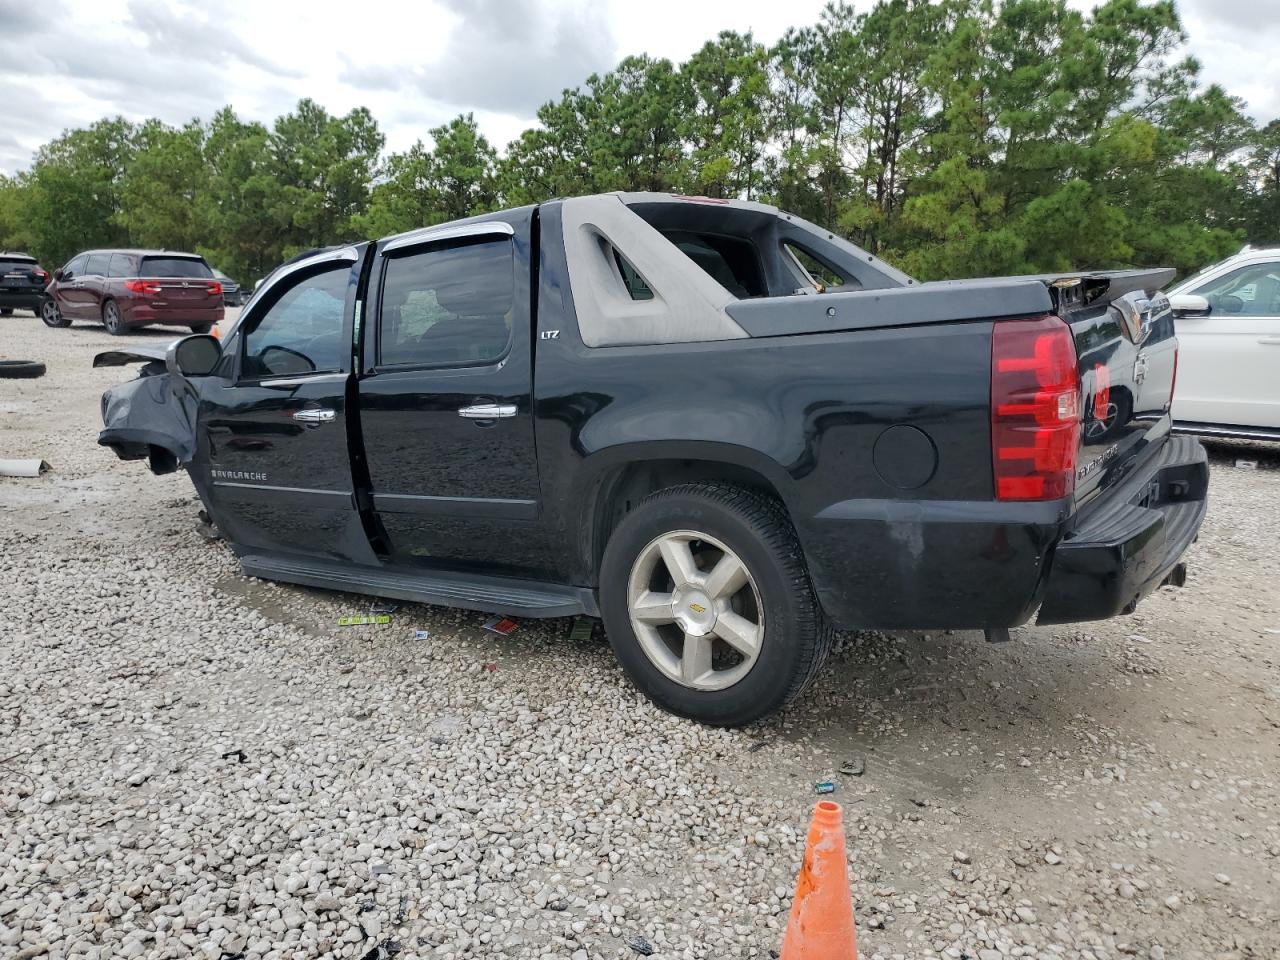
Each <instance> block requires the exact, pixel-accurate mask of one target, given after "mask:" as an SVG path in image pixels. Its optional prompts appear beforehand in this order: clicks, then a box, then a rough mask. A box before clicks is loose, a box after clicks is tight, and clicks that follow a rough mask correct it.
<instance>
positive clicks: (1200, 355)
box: [1169, 247, 1280, 440]
mask: <svg viewBox="0 0 1280 960" xmlns="http://www.w3.org/2000/svg"><path fill="white" fill-rule="evenodd" d="M1169 301H1170V306H1171V307H1172V309H1173V314H1174V317H1175V318H1176V324H1177V332H1178V343H1179V351H1178V382H1177V389H1176V390H1175V391H1174V397H1173V420H1174V429H1176V430H1179V431H1182V432H1186V433H1199V434H1203V435H1206V436H1220V437H1244V438H1248V439H1255V440H1280V247H1275V248H1271V249H1268V250H1253V249H1250V248H1249V247H1245V248H1244V249H1243V250H1241V251H1240V252H1239V253H1238V254H1236V255H1235V256H1234V257H1230V258H1228V259H1226V260H1224V261H1222V262H1221V263H1218V264H1214V265H1213V266H1212V267H1208V268H1206V269H1204V270H1202V271H1200V272H1199V273H1198V274H1196V275H1195V276H1194V277H1191V278H1190V279H1188V280H1184V281H1183V282H1182V283H1180V284H1178V285H1177V286H1176V287H1173V288H1172V289H1171V290H1170V291H1169Z"/></svg>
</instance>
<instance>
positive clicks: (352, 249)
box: [95, 193, 1208, 725]
mask: <svg viewBox="0 0 1280 960" xmlns="http://www.w3.org/2000/svg"><path fill="white" fill-rule="evenodd" d="M1171 276H1172V273H1171V271H1166V270H1137V271H1109V272H1080V273H1064V274H1060V275H1052V276H1026V277H1005V278H999V279H984V280H965V281H956V282H945V283H919V282H916V281H913V280H912V279H911V278H909V277H907V276H905V275H904V274H902V273H900V272H899V271H897V270H895V269H893V268H892V267H890V266H888V265H887V264H885V263H883V262H881V261H880V260H878V259H877V258H876V257H874V256H871V255H869V254H867V253H866V252H865V251H863V250H860V249H858V248H857V247H855V246H852V245H851V244H849V243H846V242H845V241H844V240H842V239H840V238H839V237H836V236H833V235H832V234H830V233H828V232H827V231H825V230H822V229H819V228H817V227H815V226H814V225H812V224H809V223H806V222H804V221H802V220H799V219H797V218H795V217H792V216H790V215H788V214H786V213H782V212H780V211H778V210H777V209H775V208H773V207H769V206H765V205H762V204H757V203H748V202H732V201H729V202H726V201H720V200H708V199H706V198H693V197H688V198H685V197H676V196H670V195H665V194H628V193H622V194H610V195H605V196H594V197H581V198H575V199H566V200H556V201H551V202H548V203H544V204H540V205H537V206H528V207H522V208H519V209H515V210H509V211H505V212H501V213H494V214H488V215H485V216H482V217H477V218H473V219H469V220H465V221H459V222H455V223H449V224H444V225H441V226H434V227H430V228H427V229H423V230H417V231H414V232H412V233H406V234H402V235H399V236H394V237H390V238H387V239H384V240H380V241H378V242H374V243H360V244H355V245H351V246H344V247H340V248H333V249H329V250H324V251H320V252H317V253H315V254H314V255H311V256H308V257H304V258H302V259H300V260H297V261H295V262H293V263H290V264H288V265H287V266H285V267H282V268H280V269H278V270H277V271H276V272H275V273H274V274H273V275H271V276H270V277H269V278H268V279H267V280H266V282H264V283H263V284H262V286H261V288H260V289H259V290H258V291H257V292H256V293H255V294H254V296H253V298H252V299H251V301H250V302H249V304H248V305H247V306H246V307H245V309H244V311H243V314H242V315H241V317H240V319H239V321H238V323H237V324H236V325H235V326H234V327H233V328H232V329H231V330H229V331H228V332H227V333H226V334H225V335H224V336H223V339H222V341H221V342H219V341H217V340H215V339H213V338H212V337H202V336H194V337H188V338H186V339H184V340H180V341H177V342H175V343H174V344H172V345H171V346H169V347H168V348H163V349H147V348H142V349H132V350H129V349H126V350H116V351H111V352H109V353H104V354H101V355H99V356H98V357H97V358H96V359H95V365H100V366H105V365H112V364H123V363H129V362H135V361H150V362H148V363H147V364H146V366H145V367H144V368H143V370H142V374H141V376H140V377H139V378H138V379H135V380H133V381H129V382H126V383H122V384H120V385H118V386H116V387H113V388H112V389H110V390H108V391H107V392H106V394H105V395H104V397H103V419H104V423H105V429H104V430H103V431H102V434H101V437H100V440H99V442H100V443H102V444H105V445H107V446H109V447H112V448H114V449H115V450H116V452H117V453H118V454H119V455H120V456H121V457H123V458H125V459H142V458H148V459H149V461H150V465H151V468H152V470H154V471H155V472H157V473H163V472H167V471H171V470H174V469H176V468H177V467H178V466H179V465H182V466H184V467H185V468H186V469H187V471H188V473H189V474H190V476H191V479H192V480H193V482H194V484H195V487H196V490H197V491H198V492H199V495H200V497H201V499H202V500H203V502H204V504H205V506H206V508H207V510H208V513H209V515H210V516H211V517H212V518H213V521H214V522H215V523H216V525H217V527H218V528H219V529H220V530H221V532H222V534H223V535H224V536H225V537H226V538H227V539H228V540H229V541H230V543H231V545H232V547H233V548H234V550H235V551H236V553H237V554H238V556H239V558H240V562H241V564H242V566H243V569H244V570H245V572H246V573H249V574H252V575H254V576H259V577H265V578H268V579H273V580H281V581H288V582H291V583H299V584H308V585H311V586H315V587H327V588H333V589H338V590H347V591H353V592H360V593H367V594H374V595H379V596H385V597H394V598H400V599H406V600H417V601H424V602H428V603H438V604H445V605H451V606H458V607H466V608H471V609H478V610H488V611H494V612H502V613H507V614H513V615H522V616H526V617H558V616H565V615H570V614H587V615H592V616H595V615H599V616H601V617H602V618H603V619H604V623H605V627H606V629H607V632H608V635H609V638H610V641H611V643H612V645H613V648H614V650H615V651H616V653H617V656H618V659H619V660H620V661H621V662H622V665H623V667H624V668H625V669H626V671H627V673H628V674H629V675H630V676H631V678H632V679H633V680H634V682H635V683H636V685H637V686H639V687H640V689H641V690H643V691H644V693H645V694H647V695H648V696H649V697H650V698H652V699H653V700H654V701H656V702H657V703H658V704H660V705H662V706H663V707H665V708H667V709H669V710H673V711H675V712H677V713H681V714H684V715H686V716H690V717H694V718H697V719H699V720H702V721H705V722H708V723H714V724H725V725H730V724H741V723H746V722H749V721H751V720H753V719H756V718H758V717H761V716H763V715H765V714H767V713H769V712H770V711H773V710H775V709H777V708H778V707H780V706H781V705H783V704H784V703H786V702H787V701H788V700H789V699H791V698H792V697H794V696H795V695H796V694H797V693H799V692H800V691H801V690H802V689H803V688H804V687H805V685H806V683H807V682H808V681H809V680H810V679H811V678H812V677H813V675H814V674H815V672H816V671H817V670H818V668H819V667H820V665H821V663H822V661H823V658H824V655H825V653H826V651H827V649H828V646H829V643H830V636H831V630H832V628H884V629H904V628H965V629H982V630H985V631H987V635H988V637H989V638H991V639H1001V638H1004V637H1007V635H1008V628H1010V627H1015V626H1018V625H1019V624H1024V623H1027V622H1028V621H1030V620H1031V619H1032V618H1035V619H1036V620H1037V622H1039V623H1051V624H1052V623H1064V622H1071V621H1079V620H1091V619H1100V618H1105V617H1111V616H1115V615H1117V614H1122V613H1126V612H1129V611H1131V610H1132V609H1133V608H1134V605H1135V604H1136V603H1137V602H1138V601H1139V600H1140V599H1141V598H1142V597H1143V596H1144V595H1145V594H1147V593H1148V592H1149V591H1151V590H1153V589H1155V588H1156V587H1158V586H1160V585H1161V584H1164V583H1175V584H1180V583H1181V581H1182V579H1183V577H1184V575H1185V567H1184V566H1183V565H1182V563H1181V561H1180V557H1181V555H1182V553H1183V551H1184V550H1185V549H1186V548H1187V546H1188V545H1189V544H1190V543H1191V542H1192V541H1193V540H1194V538H1195V536H1196V533H1197V530H1198V528H1199V526H1200V522H1201V520H1202V518H1203V516H1204V511H1205V503H1206V501H1205V495H1206V487H1207V479H1208V471H1207V467H1206V462H1205V455H1204V451H1203V449H1202V448H1201V447H1200V445H1199V444H1198V443H1197V442H1196V441H1195V440H1193V439H1190V438H1185V437H1175V436H1172V435H1170V429H1169V428H1170V420H1169V406H1170V400H1171V397H1172V393H1173V385H1174V378H1175V370H1176V365H1177V340H1176V338H1175V336H1174V329H1173V318H1172V315H1171V314H1170V312H1169V307H1168V300H1167V298H1166V297H1165V296H1164V295H1163V294H1161V293H1160V292H1159V288H1160V287H1161V286H1162V285H1164V284H1165V283H1167V282H1168V281H1169V280H1170V279H1171Z"/></svg>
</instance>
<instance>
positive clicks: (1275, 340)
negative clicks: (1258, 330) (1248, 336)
mask: <svg viewBox="0 0 1280 960" xmlns="http://www.w3.org/2000/svg"><path fill="white" fill-rule="evenodd" d="M1258 342H1259V343H1270V344H1273V345H1275V346H1280V337H1259V338H1258Z"/></svg>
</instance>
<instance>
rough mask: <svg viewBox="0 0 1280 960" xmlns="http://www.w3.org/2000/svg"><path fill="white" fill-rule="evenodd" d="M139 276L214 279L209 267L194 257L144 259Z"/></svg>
mask: <svg viewBox="0 0 1280 960" xmlns="http://www.w3.org/2000/svg"><path fill="white" fill-rule="evenodd" d="M138 274H139V276H143V277H192V278H195V279H198V280H209V279H212V278H213V271H212V270H210V269H209V265H208V264H207V263H205V262H204V261H203V260H196V259H194V258H192V257H143V258H142V267H141V269H139V271H138Z"/></svg>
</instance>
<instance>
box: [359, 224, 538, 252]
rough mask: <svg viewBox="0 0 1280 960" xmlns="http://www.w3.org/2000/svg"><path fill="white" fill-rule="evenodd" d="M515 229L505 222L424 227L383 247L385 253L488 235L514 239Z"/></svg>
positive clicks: (400, 236)
mask: <svg viewBox="0 0 1280 960" xmlns="http://www.w3.org/2000/svg"><path fill="white" fill-rule="evenodd" d="M515 234H516V231H515V228H514V227H512V226H511V224H509V223H507V222H506V221H505V220H486V221H484V222H483V223H464V224H460V225H458V226H456V227H450V226H439V227H423V228H422V229H421V230H411V231H409V232H408V233H401V234H397V235H396V236H394V237H392V238H391V239H390V240H388V241H387V242H386V243H385V244H384V245H383V247H382V251H383V253H390V252H391V251H392V250H402V249H404V248H405V247H416V246H419V245H421V244H424V243H435V242H436V241H439V240H456V239H459V238H463V237H483V236H486V235H494V236H504V237H514V236H515Z"/></svg>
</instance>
